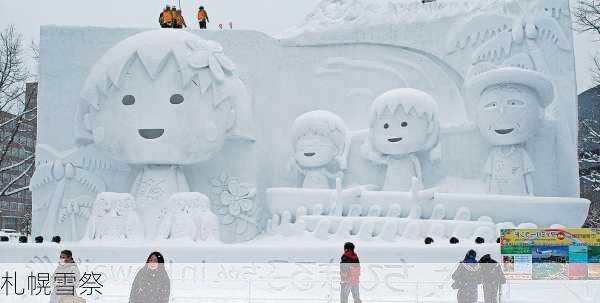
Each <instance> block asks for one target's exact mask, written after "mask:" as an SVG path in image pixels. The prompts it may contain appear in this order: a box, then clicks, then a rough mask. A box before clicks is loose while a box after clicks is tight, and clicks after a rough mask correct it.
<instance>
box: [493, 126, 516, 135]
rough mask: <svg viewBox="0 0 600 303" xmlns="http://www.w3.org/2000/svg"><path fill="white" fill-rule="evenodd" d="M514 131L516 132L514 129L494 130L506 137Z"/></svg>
mask: <svg viewBox="0 0 600 303" xmlns="http://www.w3.org/2000/svg"><path fill="white" fill-rule="evenodd" d="M513 130H515V129H514V128H507V129H496V130H494V131H495V132H497V133H499V134H501V135H506V134H510V133H512V132H513Z"/></svg>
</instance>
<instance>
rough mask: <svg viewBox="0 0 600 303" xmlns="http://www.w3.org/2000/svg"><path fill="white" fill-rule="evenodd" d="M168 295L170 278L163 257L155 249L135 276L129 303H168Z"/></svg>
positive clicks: (169, 292)
mask: <svg viewBox="0 0 600 303" xmlns="http://www.w3.org/2000/svg"><path fill="white" fill-rule="evenodd" d="M170 295H171V279H169V275H168V274H167V271H166V270H165V258H164V257H163V255H162V254H161V253H159V252H157V251H155V252H153V253H151V254H150V256H148V259H147V260H146V264H145V265H144V267H142V268H141V269H140V270H139V271H138V273H137V275H136V276H135V279H134V280H133V285H131V293H130V294H129V303H168V302H169V297H170Z"/></svg>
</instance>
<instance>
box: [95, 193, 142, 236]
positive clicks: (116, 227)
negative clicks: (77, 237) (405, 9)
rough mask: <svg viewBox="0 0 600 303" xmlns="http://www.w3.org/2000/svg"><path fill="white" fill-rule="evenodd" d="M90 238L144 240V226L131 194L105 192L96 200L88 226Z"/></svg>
mask: <svg viewBox="0 0 600 303" xmlns="http://www.w3.org/2000/svg"><path fill="white" fill-rule="evenodd" d="M87 235H88V239H90V240H100V239H102V240H125V239H127V240H142V239H143V237H144V226H143V223H142V221H141V220H140V217H139V216H138V214H137V212H136V202H135V199H134V198H133V196H132V195H130V194H120V193H109V192H104V193H100V194H98V196H97V198H96V201H95V202H94V209H93V212H92V217H91V218H90V222H89V225H88V228H87Z"/></svg>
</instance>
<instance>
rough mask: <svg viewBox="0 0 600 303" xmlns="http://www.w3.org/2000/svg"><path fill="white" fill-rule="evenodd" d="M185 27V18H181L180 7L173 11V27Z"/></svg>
mask: <svg viewBox="0 0 600 303" xmlns="http://www.w3.org/2000/svg"><path fill="white" fill-rule="evenodd" d="M184 27H187V24H185V19H183V14H182V12H181V9H177V10H176V11H175V28H184Z"/></svg>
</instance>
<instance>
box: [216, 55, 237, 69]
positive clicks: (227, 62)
mask: <svg viewBox="0 0 600 303" xmlns="http://www.w3.org/2000/svg"><path fill="white" fill-rule="evenodd" d="M215 58H217V60H218V61H219V63H221V66H222V67H223V69H225V70H226V71H228V72H233V71H234V70H235V63H233V61H231V59H229V58H227V56H225V55H224V54H222V53H216V54H215Z"/></svg>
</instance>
